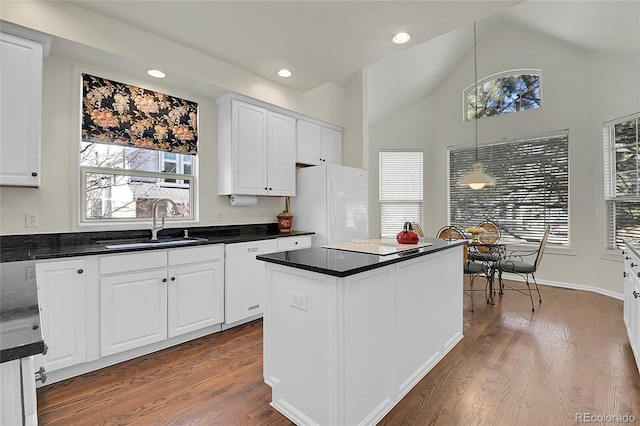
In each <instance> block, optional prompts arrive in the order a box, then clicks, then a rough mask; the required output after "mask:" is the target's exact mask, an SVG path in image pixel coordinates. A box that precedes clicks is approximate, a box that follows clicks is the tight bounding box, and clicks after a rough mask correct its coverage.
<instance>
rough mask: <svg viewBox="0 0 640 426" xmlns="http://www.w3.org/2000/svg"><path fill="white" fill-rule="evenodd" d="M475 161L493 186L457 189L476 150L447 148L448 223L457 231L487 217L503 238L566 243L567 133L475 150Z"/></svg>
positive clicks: (514, 141)
mask: <svg viewBox="0 0 640 426" xmlns="http://www.w3.org/2000/svg"><path fill="white" fill-rule="evenodd" d="M478 160H479V161H481V162H482V163H483V165H484V168H485V171H486V172H487V173H488V174H489V175H491V176H493V178H494V179H495V181H496V186H494V187H486V188H484V189H481V190H473V189H470V188H468V187H462V186H460V185H459V182H460V179H461V178H462V176H463V175H465V174H466V173H468V172H469V170H471V164H472V163H474V162H475V147H474V146H468V145H467V146H463V147H450V148H449V218H450V219H449V221H450V224H451V225H454V226H456V227H458V228H460V229H466V228H468V227H470V226H476V225H478V224H479V223H481V222H483V221H484V220H486V219H490V220H492V221H494V222H496V224H497V225H498V226H499V228H500V231H501V233H502V237H503V238H508V239H515V240H520V241H522V242H532V243H534V242H535V243H537V242H540V241H541V239H542V236H543V235H544V231H545V228H546V227H547V226H550V227H551V235H550V237H549V243H550V244H561V245H568V244H569V134H568V132H567V131H562V132H555V133H553V134H545V135H538V136H534V137H529V138H521V139H514V140H508V141H500V142H494V143H487V144H481V145H479V146H478Z"/></svg>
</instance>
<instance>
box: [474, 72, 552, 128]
mask: <svg viewBox="0 0 640 426" xmlns="http://www.w3.org/2000/svg"><path fill="white" fill-rule="evenodd" d="M541 75H542V72H541V71H540V70H509V71H504V72H501V73H498V74H493V75H490V76H488V77H485V78H484V79H482V80H479V81H478V104H477V105H478V118H482V117H491V116H492V115H500V114H507V113H510V112H515V111H521V110H525V109H532V108H540V107H541V106H542V89H541V88H542V85H541V81H540V80H541ZM475 87H476V85H475V84H472V85H471V86H469V87H467V88H466V89H464V92H463V99H464V119H465V121H469V120H473V119H474V118H475V111H476V91H475Z"/></svg>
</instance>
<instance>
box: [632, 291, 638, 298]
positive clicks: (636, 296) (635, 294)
mask: <svg viewBox="0 0 640 426" xmlns="http://www.w3.org/2000/svg"><path fill="white" fill-rule="evenodd" d="M633 297H634V298H636V299H637V298H638V297H640V293H638V292H637V291H635V290H633Z"/></svg>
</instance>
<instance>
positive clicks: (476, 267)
mask: <svg viewBox="0 0 640 426" xmlns="http://www.w3.org/2000/svg"><path fill="white" fill-rule="evenodd" d="M462 250H463V265H464V268H463V271H464V274H465V275H466V276H468V277H469V290H463V292H464V294H466V295H467V296H469V297H471V312H473V292H474V291H484V293H485V299H486V294H487V287H488V286H489V279H490V266H489V264H487V262H474V261H472V260H470V259H469V246H468V245H467V244H464V245H463V246H462ZM479 275H484V276H485V277H486V278H487V283H486V284H485V286H484V290H480V289H474V288H473V283H474V281H475V279H476V278H477V277H478V276H479Z"/></svg>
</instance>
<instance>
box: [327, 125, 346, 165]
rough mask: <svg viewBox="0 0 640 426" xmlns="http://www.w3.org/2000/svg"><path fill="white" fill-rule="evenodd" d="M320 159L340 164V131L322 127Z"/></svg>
mask: <svg viewBox="0 0 640 426" xmlns="http://www.w3.org/2000/svg"><path fill="white" fill-rule="evenodd" d="M322 161H326V162H328V163H333V164H342V132H339V131H337V130H334V129H330V128H328V127H323V128H322Z"/></svg>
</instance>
